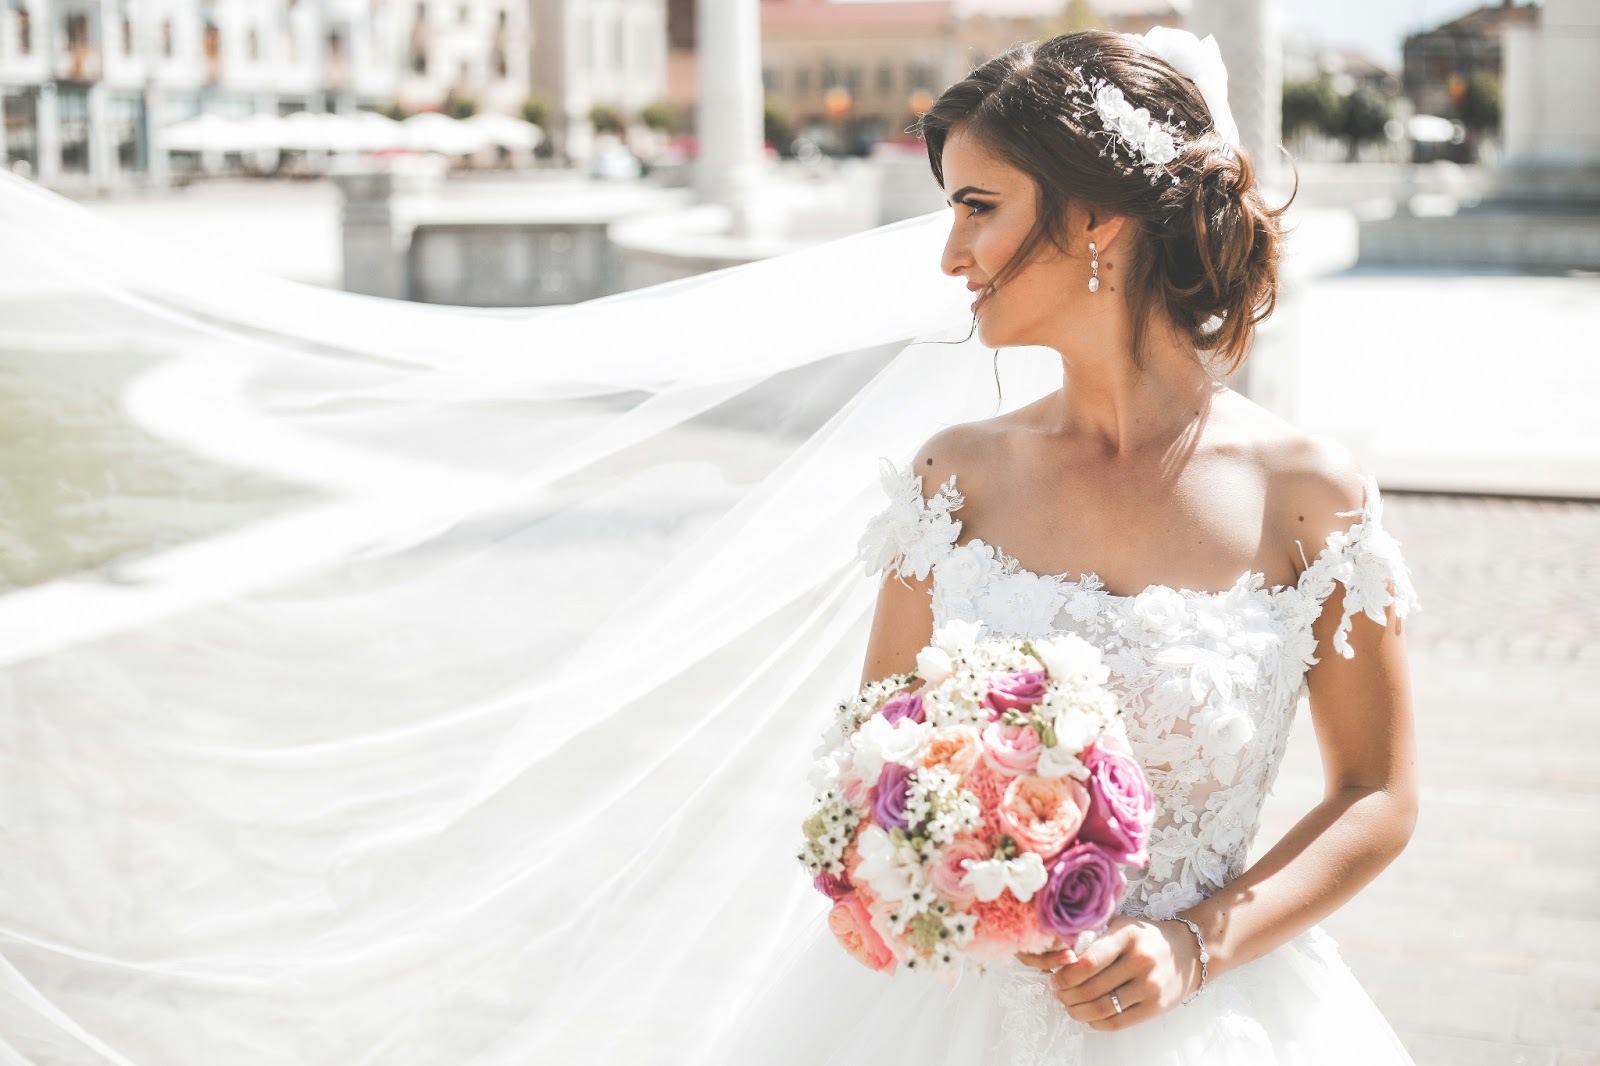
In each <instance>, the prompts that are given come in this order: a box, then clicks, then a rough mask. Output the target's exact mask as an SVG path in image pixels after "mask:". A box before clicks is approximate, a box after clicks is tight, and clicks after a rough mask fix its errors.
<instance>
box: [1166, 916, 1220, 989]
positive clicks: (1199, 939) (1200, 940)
mask: <svg viewBox="0 0 1600 1066" xmlns="http://www.w3.org/2000/svg"><path fill="white" fill-rule="evenodd" d="M1172 920H1173V921H1175V922H1182V923H1183V924H1184V925H1187V926H1188V927H1189V932H1191V933H1193V934H1194V939H1195V942H1196V943H1197V944H1199V945H1200V983H1199V984H1198V985H1196V986H1195V990H1194V993H1193V994H1192V995H1190V996H1189V997H1188V999H1185V1000H1184V1001H1183V1002H1185V1003H1187V1002H1189V1000H1190V999H1193V998H1194V997H1195V996H1198V995H1199V994H1200V990H1201V989H1202V988H1205V986H1206V964H1207V963H1209V962H1210V961H1211V955H1210V954H1209V953H1208V952H1207V951H1206V938H1205V937H1203V936H1201V935H1200V927H1199V926H1198V925H1196V924H1195V923H1194V922H1192V921H1190V920H1189V919H1188V918H1185V917H1183V916H1182V915H1173V918H1172Z"/></svg>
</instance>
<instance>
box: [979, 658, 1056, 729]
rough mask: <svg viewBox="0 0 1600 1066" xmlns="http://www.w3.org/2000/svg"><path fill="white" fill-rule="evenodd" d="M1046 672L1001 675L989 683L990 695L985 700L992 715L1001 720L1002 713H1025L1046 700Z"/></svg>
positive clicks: (1031, 671) (1021, 672)
mask: <svg viewBox="0 0 1600 1066" xmlns="http://www.w3.org/2000/svg"><path fill="white" fill-rule="evenodd" d="M1044 689H1045V682H1044V671H1043V670H1017V671H1015V672H1014V673H1009V674H1001V675H1000V676H999V677H996V678H994V679H993V680H992V681H990V682H989V694H988V695H986V696H985V697H984V698H983V702H984V704H985V706H987V707H988V708H989V711H990V713H991V714H992V715H993V716H994V717H995V718H999V717H1000V713H1001V712H1002V711H1011V710H1017V711H1025V710H1027V709H1028V708H1029V707H1032V706H1034V705H1035V704H1037V703H1038V702H1039V701H1040V700H1042V699H1044Z"/></svg>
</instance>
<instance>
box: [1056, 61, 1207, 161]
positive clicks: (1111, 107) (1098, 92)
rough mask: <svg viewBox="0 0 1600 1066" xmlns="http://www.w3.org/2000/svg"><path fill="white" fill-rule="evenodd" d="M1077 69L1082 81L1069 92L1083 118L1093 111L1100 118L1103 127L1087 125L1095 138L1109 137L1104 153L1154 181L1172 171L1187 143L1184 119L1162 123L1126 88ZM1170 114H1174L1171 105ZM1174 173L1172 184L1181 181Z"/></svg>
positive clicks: (1080, 68)
mask: <svg viewBox="0 0 1600 1066" xmlns="http://www.w3.org/2000/svg"><path fill="white" fill-rule="evenodd" d="M1074 73H1076V74H1077V75H1078V77H1079V78H1080V79H1082V85H1081V87H1079V88H1077V89H1068V90H1067V95H1068V96H1070V97H1073V98H1075V103H1076V111H1075V114H1076V117H1077V118H1078V119H1079V120H1082V119H1085V118H1088V117H1089V116H1091V115H1093V116H1095V117H1096V118H1097V119H1098V120H1099V125H1100V127H1101V128H1100V129H1094V128H1093V127H1091V126H1088V125H1085V127H1084V129H1085V130H1086V131H1087V132H1088V135H1089V136H1090V137H1091V138H1093V137H1096V136H1103V137H1105V138H1106V145H1105V147H1103V148H1101V149H1100V154H1101V155H1102V156H1109V157H1110V158H1111V160H1112V161H1113V162H1116V163H1122V162H1126V163H1127V164H1128V165H1130V166H1132V167H1134V168H1136V169H1140V170H1143V171H1144V173H1145V176H1146V177H1148V178H1149V179H1150V183H1151V184H1152V185H1153V184H1155V183H1156V181H1157V180H1158V179H1159V178H1161V177H1162V176H1163V175H1167V174H1169V172H1168V170H1167V169H1166V168H1167V164H1168V163H1170V162H1172V161H1173V160H1174V159H1176V158H1177V157H1178V149H1179V148H1181V147H1182V146H1183V144H1184V139H1183V135H1182V134H1181V133H1179V132H1178V131H1179V130H1182V129H1183V128H1184V125H1185V124H1184V122H1183V121H1182V120H1180V121H1178V122H1177V123H1171V122H1170V121H1169V122H1167V123H1162V122H1161V121H1159V120H1157V119H1153V118H1151V117H1150V111H1149V109H1148V108H1143V107H1134V106H1133V105H1132V104H1131V103H1129V102H1128V100H1127V98H1126V97H1124V96H1123V94H1122V90H1121V89H1119V88H1117V87H1116V86H1115V85H1113V84H1111V83H1110V82H1109V81H1107V80H1106V79H1104V78H1088V77H1084V73H1083V68H1082V67H1078V68H1075V69H1074ZM1167 118H1168V120H1170V119H1171V118H1172V109H1171V108H1168V109H1167ZM1170 176H1171V178H1172V184H1174V185H1176V184H1178V176H1177V175H1176V174H1171V175H1170Z"/></svg>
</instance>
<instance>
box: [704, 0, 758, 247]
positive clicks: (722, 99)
mask: <svg viewBox="0 0 1600 1066" xmlns="http://www.w3.org/2000/svg"><path fill="white" fill-rule="evenodd" d="M695 33H696V37H697V50H698V53H699V54H698V56H697V57H696V63H697V73H696V77H697V80H698V82H699V87H698V95H699V101H698V104H697V108H696V110H697V128H698V133H697V136H698V139H699V157H698V159H697V160H696V163H695V176H694V188H695V193H696V194H697V196H698V197H699V199H700V200H701V201H703V202H705V203H716V204H726V205H728V206H730V207H733V208H734V209H735V213H736V217H739V216H740V215H741V214H742V212H741V211H740V208H741V207H742V206H743V205H745V204H747V203H748V202H749V198H750V195H751V192H752V190H753V189H754V188H755V186H756V184H757V182H758V181H759V180H760V175H761V171H762V168H763V165H764V162H765V153H764V149H763V138H762V129H761V99H762V86H761V7H760V3H759V0H700V2H699V9H698V11H696V13H695Z"/></svg>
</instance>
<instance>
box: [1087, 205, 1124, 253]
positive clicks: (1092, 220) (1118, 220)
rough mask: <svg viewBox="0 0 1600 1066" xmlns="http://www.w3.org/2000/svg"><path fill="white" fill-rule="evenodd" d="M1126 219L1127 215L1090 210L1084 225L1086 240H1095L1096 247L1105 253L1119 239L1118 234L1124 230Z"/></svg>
mask: <svg viewBox="0 0 1600 1066" xmlns="http://www.w3.org/2000/svg"><path fill="white" fill-rule="evenodd" d="M1126 221H1128V216H1127V215H1112V214H1106V213H1104V212H1095V211H1090V212H1089V215H1088V220H1087V223H1086V225H1085V226H1084V231H1083V239H1084V241H1085V242H1088V241H1093V242H1094V246H1095V249H1096V250H1097V251H1099V252H1102V253H1103V252H1105V251H1106V250H1107V249H1108V248H1110V247H1111V244H1112V242H1113V241H1115V240H1116V239H1117V234H1118V233H1121V232H1122V224H1123V223H1124V222H1126Z"/></svg>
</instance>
